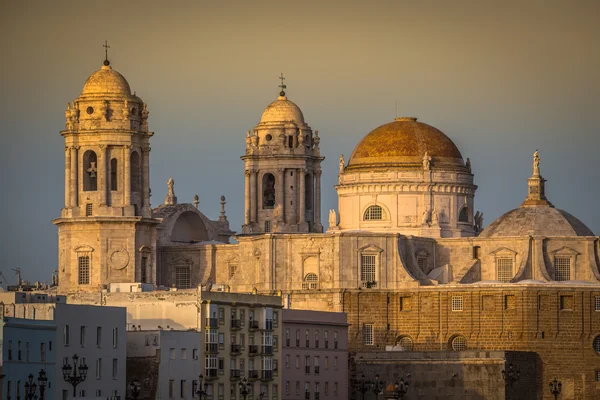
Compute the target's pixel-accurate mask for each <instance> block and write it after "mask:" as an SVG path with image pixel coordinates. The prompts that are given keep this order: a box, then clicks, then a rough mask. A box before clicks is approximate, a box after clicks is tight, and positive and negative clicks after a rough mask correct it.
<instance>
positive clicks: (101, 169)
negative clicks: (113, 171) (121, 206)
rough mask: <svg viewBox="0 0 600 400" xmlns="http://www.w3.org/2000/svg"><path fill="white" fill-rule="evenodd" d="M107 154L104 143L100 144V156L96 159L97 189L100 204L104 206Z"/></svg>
mask: <svg viewBox="0 0 600 400" xmlns="http://www.w3.org/2000/svg"><path fill="white" fill-rule="evenodd" d="M107 154H108V148H107V146H106V145H103V144H101V145H100V154H99V155H100V157H99V159H98V189H99V190H100V205H101V206H105V205H106V204H108V203H107V199H106V185H107V183H108V181H109V180H108V177H107V171H108V168H107V167H106V157H107Z"/></svg>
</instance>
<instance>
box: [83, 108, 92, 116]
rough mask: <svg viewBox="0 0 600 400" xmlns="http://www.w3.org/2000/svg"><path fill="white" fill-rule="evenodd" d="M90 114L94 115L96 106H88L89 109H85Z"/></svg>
mask: <svg viewBox="0 0 600 400" xmlns="http://www.w3.org/2000/svg"><path fill="white" fill-rule="evenodd" d="M85 111H86V112H87V113H88V114H90V115H92V114H93V113H94V107H88V108H87V110H85Z"/></svg>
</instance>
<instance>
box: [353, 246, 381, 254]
mask: <svg viewBox="0 0 600 400" xmlns="http://www.w3.org/2000/svg"><path fill="white" fill-rule="evenodd" d="M357 251H358V252H360V253H381V252H382V251H383V249H382V248H381V247H377V246H375V245H374V244H368V245H366V246H363V247H359V248H358V249H357Z"/></svg>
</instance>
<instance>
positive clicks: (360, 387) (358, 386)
mask: <svg viewBox="0 0 600 400" xmlns="http://www.w3.org/2000/svg"><path fill="white" fill-rule="evenodd" d="M369 386H370V382H369V381H368V380H367V378H366V377H365V374H362V375H361V376H360V379H354V390H356V391H357V392H360V393H362V400H365V393H366V392H368V391H369Z"/></svg>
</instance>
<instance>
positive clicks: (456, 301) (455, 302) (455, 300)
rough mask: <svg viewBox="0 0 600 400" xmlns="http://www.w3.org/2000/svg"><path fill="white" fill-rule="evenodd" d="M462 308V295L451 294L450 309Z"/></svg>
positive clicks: (457, 309)
mask: <svg viewBox="0 0 600 400" xmlns="http://www.w3.org/2000/svg"><path fill="white" fill-rule="evenodd" d="M462 310H463V297H462V296H452V311H462Z"/></svg>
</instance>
